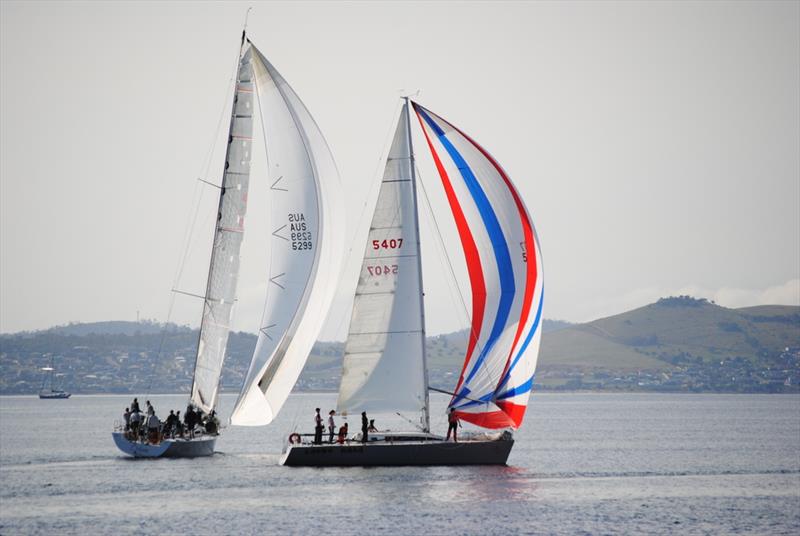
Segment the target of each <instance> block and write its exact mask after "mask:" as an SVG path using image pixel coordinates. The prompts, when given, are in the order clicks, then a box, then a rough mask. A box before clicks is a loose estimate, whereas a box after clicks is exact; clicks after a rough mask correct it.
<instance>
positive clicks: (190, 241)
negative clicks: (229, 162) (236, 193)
mask: <svg viewBox="0 0 800 536" xmlns="http://www.w3.org/2000/svg"><path fill="white" fill-rule="evenodd" d="M238 67H239V59H238V57H237V60H236V65H235V66H234V69H233V72H232V74H231V76H230V77H229V78H228V82H227V87H228V90H226V92H225V98H224V101H223V105H222V109H221V110H220V114H219V118H218V119H217V126H216V128H215V129H214V136H213V137H212V140H211V144H210V146H209V148H208V150H207V151H206V155H205V157H204V158H203V163H202V164H201V167H200V170H201V171H202V173H201V177H198V180H196V181H195V187H194V191H193V193H192V204H191V205H190V209H189V217H188V218H187V222H186V226H185V229H184V232H183V240H182V241H181V243H183V244H185V246H184V248H182V249H183V253H182V255H181V256H180V258H179V261H178V266H177V268H176V271H175V275H174V277H173V280H172V289H176V288H178V286H179V283H180V280H181V279H182V277H183V272H184V270H185V268H186V261H187V259H188V257H189V254H190V251H192V250H193V246H194V245H195V243H196V241H197V240H198V236H197V235H196V234H195V231H196V229H197V217H198V215H199V212H200V207H201V206H202V204H203V203H202V201H203V197H204V192H205V187H204V186H203V184H202V182H203V181H202V177H207V176H208V174H209V171H210V169H211V163H212V160H213V155H214V152H215V151H216V147H217V142H218V140H219V132H220V129H221V126H222V121H223V119H224V118H225V110H226V109H227V108H228V103H229V101H230V98H231V97H230V95H231V92H232V91H235V88H234V87H233V84H232V81H233V80H234V77H236V73H237V71H238ZM208 219H209V217H207V218H206V221H207V220H208ZM175 298H176V294H175V292H172V291H171V292H170V299H169V305H168V307H167V316H166V319H165V320H164V324H163V326H162V328H161V337H160V340H159V343H158V349H157V350H156V358H155V360H154V362H153V366H152V368H151V371H150V375H149V378H148V382H147V389H146V391H145V396H148V395H149V394H150V392H151V390H152V387H153V381H154V378H155V376H156V372H158V366H159V364H160V362H161V354H162V352H163V349H164V343H165V342H166V336H167V331H168V327H169V324H170V321H171V320H172V313H173V311H174V307H175ZM204 307H205V306H204ZM190 396H191V394H190Z"/></svg>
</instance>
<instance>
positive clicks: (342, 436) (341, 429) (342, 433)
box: [338, 423, 347, 445]
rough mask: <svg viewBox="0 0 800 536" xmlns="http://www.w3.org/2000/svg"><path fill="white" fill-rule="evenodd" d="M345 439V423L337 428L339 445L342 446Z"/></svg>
mask: <svg viewBox="0 0 800 536" xmlns="http://www.w3.org/2000/svg"><path fill="white" fill-rule="evenodd" d="M345 439H347V423H344V424H343V425H341V426H340V427H339V439H338V442H339V444H340V445H342V444H344V441H345Z"/></svg>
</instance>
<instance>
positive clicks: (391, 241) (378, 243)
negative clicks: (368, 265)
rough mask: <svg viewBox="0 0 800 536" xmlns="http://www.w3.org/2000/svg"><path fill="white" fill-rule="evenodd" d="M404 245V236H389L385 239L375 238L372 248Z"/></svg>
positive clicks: (397, 247)
mask: <svg viewBox="0 0 800 536" xmlns="http://www.w3.org/2000/svg"><path fill="white" fill-rule="evenodd" d="M401 247H403V239H402V238H388V239H385V240H373V241H372V249H400V248H401Z"/></svg>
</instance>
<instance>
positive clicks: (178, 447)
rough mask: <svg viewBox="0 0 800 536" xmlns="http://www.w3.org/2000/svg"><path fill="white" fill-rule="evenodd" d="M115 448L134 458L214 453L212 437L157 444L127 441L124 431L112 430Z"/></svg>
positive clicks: (176, 456) (167, 441)
mask: <svg viewBox="0 0 800 536" xmlns="http://www.w3.org/2000/svg"><path fill="white" fill-rule="evenodd" d="M111 435H112V436H113V438H114V443H116V445H117V448H119V450H121V451H122V452H124V453H125V454H127V455H128V456H133V457H134V458H199V457H201V456H211V455H212V454H214V445H215V444H216V442H217V438H216V436H214V437H205V436H204V437H200V438H196V439H165V440H163V441H162V442H161V443H159V444H157V445H152V444H150V443H140V442H135V441H129V440H128V438H126V437H125V433H124V432H113V433H112V434H111Z"/></svg>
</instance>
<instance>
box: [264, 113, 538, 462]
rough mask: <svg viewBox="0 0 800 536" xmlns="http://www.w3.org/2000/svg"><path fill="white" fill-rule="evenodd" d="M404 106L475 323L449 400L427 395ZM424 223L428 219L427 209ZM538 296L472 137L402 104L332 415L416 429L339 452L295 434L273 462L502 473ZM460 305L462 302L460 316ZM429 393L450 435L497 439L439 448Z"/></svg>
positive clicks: (516, 230) (525, 252)
mask: <svg viewBox="0 0 800 536" xmlns="http://www.w3.org/2000/svg"><path fill="white" fill-rule="evenodd" d="M412 107H413V110H414V113H415V115H416V117H417V119H418V120H419V123H420V126H421V127H422V131H423V134H424V136H425V140H426V142H427V144H428V147H429V149H430V151H431V155H432V158H433V161H434V164H435V166H436V168H437V171H438V173H439V177H440V179H441V182H442V186H443V188H444V191H445V196H446V198H447V201H448V203H449V205H450V209H451V213H452V217H453V218H454V220H455V226H456V228H457V231H458V234H459V238H460V242H461V247H462V250H463V255H464V262H465V264H466V268H467V273H468V274H469V279H470V289H471V291H472V310H471V311H466V310H465V311H464V312H465V316H466V317H468V318H470V319H471V324H472V325H471V329H470V330H469V342H468V345H467V350H466V355H465V357H464V365H463V368H462V371H461V375H460V377H459V380H458V383H457V385H456V386H455V388H454V389H453V391H445V390H441V389H433V388H429V386H428V374H427V360H426V355H425V319H424V304H423V300H424V292H423V285H422V268H421V260H420V258H421V255H420V239H419V218H418V208H417V199H418V196H417V188H416V182H417V177H416V166H415V161H414V160H415V158H414V151H413V146H412V137H411V108H412ZM431 216H433V217H434V219H436V217H435V216H434V214H433V210H431ZM433 227H435V228H436V229H438V227H439V226H438V225H434V226H433ZM437 232H438V231H437ZM441 242H442V244H443V243H444V241H441ZM444 254H445V255H447V251H444ZM449 262H450V260H448V263H449ZM451 273H452V268H451ZM542 296H543V286H542V261H541V253H540V250H539V244H538V239H537V237H536V234H535V231H534V230H533V224H532V223H531V220H530V217H529V216H528V213H527V209H526V208H525V205H524V203H523V202H522V199H521V197H520V195H519V193H518V192H517V190H516V189H515V187H514V185H513V184H512V182H511V180H510V179H509V178H508V176H507V175H506V174H505V172H504V171H503V169H502V168H501V167H500V165H499V164H498V163H497V162H496V161H495V160H494V159H493V158H492V157H491V156H490V155H489V153H488V152H486V151H485V150H484V149H483V148H482V147H481V146H480V145H478V144H477V143H476V142H474V141H473V140H472V139H471V138H470V137H468V136H467V135H466V134H464V133H463V132H461V131H460V130H458V128H456V127H455V126H453V125H452V124H450V123H448V122H447V121H445V120H444V119H442V118H441V117H439V116H438V115H436V114H434V113H433V112H431V111H429V110H427V109H426V108H423V107H422V106H420V105H419V104H417V103H415V102H410V101H409V99H408V98H405V104H404V105H403V109H402V112H401V114H400V118H399V120H398V124H397V128H396V131H395V135H394V139H393V142H392V145H391V148H390V151H389V154H388V157H387V160H386V167H385V170H384V174H383V179H382V181H381V186H380V192H379V194H378V198H377V202H376V207H375V211H374V214H373V217H372V222H371V225H370V230H369V234H368V238H367V244H366V247H365V253H364V260H363V263H362V266H361V273H360V275H359V280H358V285H357V287H356V292H355V297H354V302H353V314H352V317H351V320H350V328H349V331H348V337H347V342H346V343H345V353H344V360H343V365H342V379H341V385H340V388H339V399H338V403H337V410H338V412H339V413H340V414H342V415H358V414H359V413H361V414H362V427H364V426H366V414H365V413H363V412H369V414H370V415H373V414H376V413H377V414H381V413H383V414H397V415H399V416H400V417H402V418H404V419H405V420H407V421H408V422H411V423H412V424H414V425H415V426H416V427H417V430H416V431H413V432H394V433H387V432H383V433H381V432H377V433H375V434H372V433H368V434H367V438H368V440H367V441H365V442H362V441H360V439H359V437H358V436H356V437H354V438H350V439H349V440H348V439H345V438H340V442H338V443H335V444H333V443H330V442H329V443H326V444H323V443H320V441H319V438H318V437H317V438H315V439H316V442H315V443H314V442H310V441H304V440H303V438H302V436H299V435H298V434H292V436H290V441H289V443H288V444H287V445H286V447H285V449H284V452H283V455H282V457H281V459H280V463H282V464H284V465H289V466H353V465H360V466H383V465H480V464H505V463H506V462H507V460H508V456H509V454H510V452H511V448H512V447H513V445H514V440H513V435H512V430H515V429H517V428H518V427H519V426H520V425H521V424H522V420H523V417H524V414H525V410H526V408H527V402H528V398H529V395H530V391H531V387H532V385H533V375H534V371H535V367H536V360H537V356H538V351H539V341H540V338H541V325H540V320H541V314H542ZM464 303H465V301H464V300H463V297H462V302H461V305H462V306H463V307H464V309H466V305H464ZM429 390H434V391H439V392H443V393H446V394H450V395H451V397H452V398H451V399H450V402H449V404H448V421H450V423H451V425H453V424H455V423H456V419H460V420H464V421H467V422H470V423H472V424H474V425H477V426H479V427H482V428H486V429H489V430H494V432H487V433H479V434H471V435H470V436H469V437H462V438H459V440H458V442H455V441H452V442H451V441H448V438H449V432H448V437H447V438H443V437H441V436H436V435H434V434H431V433H430V411H429V407H430V405H429V396H428V391H429ZM413 417H416V420H415V419H414V418H413ZM416 422H418V423H419V424H415V423H416ZM455 425H456V426H457V424H455ZM456 431H457V428H456Z"/></svg>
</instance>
